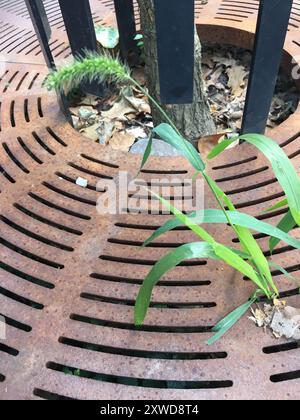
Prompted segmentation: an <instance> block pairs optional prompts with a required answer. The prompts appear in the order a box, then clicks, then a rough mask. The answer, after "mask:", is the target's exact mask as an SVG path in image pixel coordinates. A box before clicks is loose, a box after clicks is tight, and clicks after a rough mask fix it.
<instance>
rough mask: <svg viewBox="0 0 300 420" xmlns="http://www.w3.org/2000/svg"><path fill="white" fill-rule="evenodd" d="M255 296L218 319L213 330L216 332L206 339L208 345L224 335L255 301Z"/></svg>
mask: <svg viewBox="0 0 300 420" xmlns="http://www.w3.org/2000/svg"><path fill="white" fill-rule="evenodd" d="M256 299H257V298H256V297H255V298H252V299H251V300H250V301H249V302H247V303H244V304H243V305H241V306H239V307H238V308H237V309H235V310H234V311H233V312H231V313H230V314H229V315H227V316H226V317H225V318H224V319H223V320H222V321H220V322H219V323H218V324H217V325H216V326H215V327H214V328H213V332H216V334H215V335H214V336H213V337H211V338H210V339H209V340H207V344H208V345H209V346H211V345H213V344H214V343H216V342H217V341H218V340H219V339H220V338H221V337H223V335H225V334H226V333H227V332H228V331H229V330H230V329H231V328H232V327H233V326H234V325H235V324H236V323H237V322H238V321H239V320H240V319H241V318H242V316H244V315H245V313H246V312H247V311H248V310H249V309H250V308H251V306H252V305H253V304H254V303H255V301H256Z"/></svg>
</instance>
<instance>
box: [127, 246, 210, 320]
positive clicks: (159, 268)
mask: <svg viewBox="0 0 300 420" xmlns="http://www.w3.org/2000/svg"><path fill="white" fill-rule="evenodd" d="M194 258H210V259H215V260H216V259H218V257H217V256H216V254H215V252H214V249H213V247H212V245H210V244H208V243H206V242H194V243H190V244H186V245H182V246H180V247H178V248H177V249H176V250H175V251H172V252H170V253H169V254H167V255H165V256H164V257H163V258H162V259H161V260H159V261H158V262H157V263H156V264H155V266H154V267H153V268H152V270H151V271H150V273H149V274H148V275H147V277H146V278H145V280H144V282H143V285H142V287H141V288H140V291H139V294H138V297H137V300H136V303H135V324H136V325H142V323H143V321H144V319H145V317H146V314H147V311H148V308H149V305H150V299H151V294H152V291H153V288H154V286H155V285H156V284H157V282H158V281H159V279H160V278H161V277H162V276H164V275H165V274H166V273H167V272H168V271H170V270H171V269H173V268H174V267H176V266H177V265H179V264H180V263H181V262H182V261H186V260H190V259H194Z"/></svg>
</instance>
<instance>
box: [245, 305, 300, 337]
mask: <svg viewBox="0 0 300 420" xmlns="http://www.w3.org/2000/svg"><path fill="white" fill-rule="evenodd" d="M251 312H252V316H251V317H249V319H250V320H251V321H253V322H254V323H255V324H256V325H257V326H258V327H260V328H264V329H265V331H267V330H270V331H271V332H272V334H273V335H274V336H275V338H277V339H279V338H282V337H284V338H287V339H292V340H296V341H298V340H300V309H296V308H293V307H291V306H287V304H286V302H285V301H280V300H277V299H275V300H274V302H273V305H270V304H264V305H263V307H260V306H259V305H258V307H257V308H256V309H253V308H252V309H251Z"/></svg>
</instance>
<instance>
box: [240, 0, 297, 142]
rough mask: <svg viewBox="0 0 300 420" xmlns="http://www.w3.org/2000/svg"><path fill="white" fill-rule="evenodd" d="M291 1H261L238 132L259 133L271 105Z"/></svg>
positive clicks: (264, 123)
mask: <svg viewBox="0 0 300 420" xmlns="http://www.w3.org/2000/svg"><path fill="white" fill-rule="evenodd" d="M292 5H293V0H261V2H260V8H259V15H258V22H257V30H256V37H255V46H254V56H253V60H252V68H251V73H250V80H249V86H248V92H247V98H246V105H245V110H244V119H243V125H242V133H243V134H247V133H259V134H263V133H264V132H265V129H266V124H267V120H268V115H269V111H270V107H271V103H272V97H273V94H274V90H275V86H276V80H277V76H278V71H279V67H280V62H281V59H282V51H283V47H284V42H285V37H286V33H287V29H288V23H289V18H290V14H291V9H292Z"/></svg>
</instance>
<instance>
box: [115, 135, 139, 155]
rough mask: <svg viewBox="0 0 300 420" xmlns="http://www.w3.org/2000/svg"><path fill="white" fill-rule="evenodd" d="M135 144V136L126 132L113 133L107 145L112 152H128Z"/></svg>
mask: <svg viewBox="0 0 300 420" xmlns="http://www.w3.org/2000/svg"><path fill="white" fill-rule="evenodd" d="M134 142H135V136H133V135H132V134H129V133H126V132H115V133H114V135H113V136H112V138H111V139H110V141H109V145H110V147H111V148H112V149H114V150H121V151H122V152H128V151H129V149H130V147H131V146H132V145H133V143H134Z"/></svg>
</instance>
